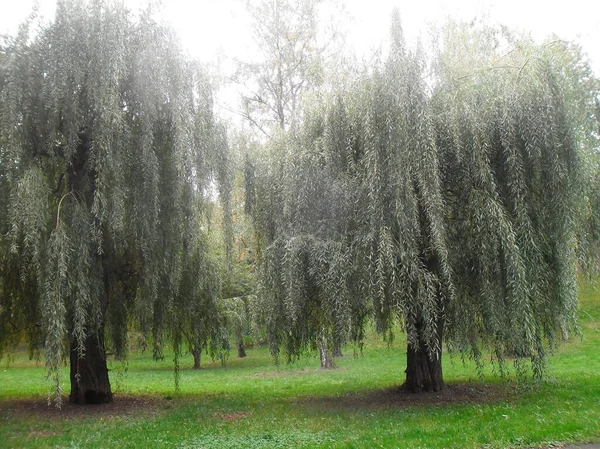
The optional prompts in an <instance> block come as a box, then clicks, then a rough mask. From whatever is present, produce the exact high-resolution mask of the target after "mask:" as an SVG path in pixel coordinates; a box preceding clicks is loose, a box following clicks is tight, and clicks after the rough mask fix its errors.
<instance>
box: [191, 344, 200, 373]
mask: <svg viewBox="0 0 600 449" xmlns="http://www.w3.org/2000/svg"><path fill="white" fill-rule="evenodd" d="M192 355H193V356H194V368H193V369H200V360H201V358H202V348H201V347H200V345H194V349H193V350H192Z"/></svg>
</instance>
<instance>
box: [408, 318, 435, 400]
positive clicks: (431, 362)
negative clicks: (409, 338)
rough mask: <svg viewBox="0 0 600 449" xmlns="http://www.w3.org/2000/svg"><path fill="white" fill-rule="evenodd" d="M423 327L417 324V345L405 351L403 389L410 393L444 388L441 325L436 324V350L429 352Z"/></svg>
mask: <svg viewBox="0 0 600 449" xmlns="http://www.w3.org/2000/svg"><path fill="white" fill-rule="evenodd" d="M423 333H424V325H423V323H422V322H418V323H417V334H418V340H419V341H418V345H411V344H410V343H409V344H408V348H407V351H406V382H405V383H404V385H403V386H402V388H403V389H405V390H407V391H410V392H412V393H421V392H424V391H440V390H442V389H443V388H444V379H443V374H442V335H443V324H442V323H441V320H440V324H438V348H437V349H436V350H433V351H430V350H429V349H428V348H427V345H426V344H425V337H424V335H423Z"/></svg>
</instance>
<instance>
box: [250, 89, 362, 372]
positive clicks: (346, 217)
mask: <svg viewBox="0 0 600 449" xmlns="http://www.w3.org/2000/svg"><path fill="white" fill-rule="evenodd" d="M345 114H346V111H345V108H344V106H343V104H342V102H341V100H340V101H338V102H337V103H335V104H334V105H333V106H332V107H331V108H327V109H326V110H319V108H318V107H316V108H315V110H313V111H311V112H310V113H309V114H307V117H311V119H307V120H306V122H305V123H304V129H303V131H302V132H301V133H299V134H297V135H291V134H290V135H288V136H283V137H281V140H279V141H276V142H274V143H272V145H273V148H271V150H270V155H271V157H270V159H269V161H270V163H269V164H268V165H267V166H266V167H263V171H262V172H259V173H258V174H257V175H256V181H257V182H256V185H255V186H254V188H255V189H256V190H255V195H254V204H253V211H252V213H253V216H254V219H255V223H256V226H257V229H258V231H259V234H260V241H261V242H262V244H263V246H264V252H263V254H262V255H261V256H262V271H261V274H262V276H261V279H262V280H261V283H262V289H261V293H262V300H263V301H264V304H265V306H264V309H265V310H266V311H267V312H266V318H267V327H268V330H269V341H270V344H271V349H272V352H273V354H274V355H275V356H277V355H278V354H279V352H280V351H281V350H282V349H283V352H284V353H285V354H286V356H287V358H288V360H290V361H292V360H295V359H297V358H298V357H299V356H300V355H301V354H302V353H304V352H306V351H309V352H310V351H314V350H317V349H318V350H319V352H320V360H321V367H322V368H333V367H334V360H333V355H334V354H335V353H336V352H339V351H340V349H341V347H342V346H343V344H344V343H345V342H346V341H347V340H348V338H350V339H352V340H355V341H359V340H360V339H361V338H362V333H363V328H364V320H365V318H366V315H367V312H366V310H364V303H362V301H361V297H362V296H361V294H360V293H359V290H360V286H359V284H358V283H356V282H354V278H353V273H354V271H355V270H356V266H355V265H354V264H353V255H352V253H351V246H350V245H349V242H350V241H351V240H352V237H351V235H352V233H353V231H354V229H355V223H354V221H353V218H354V217H355V214H354V212H353V209H354V203H353V197H352V192H353V189H351V188H349V185H350V184H352V182H354V181H355V168H354V167H353V158H352V155H351V154H349V153H351V152H352V147H351V145H349V144H350V142H349V141H347V140H346V139H347V137H348V135H347V129H346V127H347V126H349V123H348V122H347V121H346V120H345ZM273 161H275V163H272V162H273Z"/></svg>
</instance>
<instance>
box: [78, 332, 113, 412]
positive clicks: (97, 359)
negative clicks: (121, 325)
mask: <svg viewBox="0 0 600 449" xmlns="http://www.w3.org/2000/svg"><path fill="white" fill-rule="evenodd" d="M98 333H99V334H98V335H90V336H89V337H88V338H87V339H86V340H85V355H84V357H82V358H79V357H78V354H77V342H76V341H75V340H73V339H71V341H70V346H71V351H70V359H71V376H70V377H71V394H70V396H69V400H70V401H71V402H72V403H74V404H104V403H107V402H112V399H113V395H112V390H111V388H110V381H109V379H108V367H107V365H106V351H105V348H104V325H102V327H101V328H100V329H98Z"/></svg>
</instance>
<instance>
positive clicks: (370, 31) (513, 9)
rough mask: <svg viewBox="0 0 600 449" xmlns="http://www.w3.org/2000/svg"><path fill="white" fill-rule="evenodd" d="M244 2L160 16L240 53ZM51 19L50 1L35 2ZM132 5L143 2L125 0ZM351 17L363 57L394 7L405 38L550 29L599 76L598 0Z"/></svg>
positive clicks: (456, 3) (179, 1) (211, 53)
mask: <svg viewBox="0 0 600 449" xmlns="http://www.w3.org/2000/svg"><path fill="white" fill-rule="evenodd" d="M246 1H247V0H194V1H193V0H163V10H164V16H165V19H166V20H168V21H170V22H171V23H172V24H173V26H174V27H175V28H176V29H177V30H178V32H179V34H180V36H181V39H182V42H183V44H184V45H185V47H186V48H187V50H188V51H189V52H190V54H191V55H192V56H195V57H198V58H200V59H201V60H203V61H205V62H209V61H211V60H214V59H215V58H216V57H217V55H218V54H219V53H221V54H226V55H229V56H243V55H245V53H246V52H247V51H248V43H249V41H251V36H250V31H249V29H248V20H247V16H246V13H245V7H244V5H245V3H246ZM33 3H34V0H18V1H15V0H0V33H7V32H8V33H14V32H15V31H16V29H17V26H18V24H19V23H20V22H21V21H22V20H23V19H24V18H25V17H26V16H27V15H28V14H29V12H30V11H31V8H32V6H33ZM38 3H39V4H40V9H41V12H42V14H43V15H45V16H46V17H47V18H51V17H52V16H53V14H54V8H55V3H56V1H55V0H38ZM125 3H126V4H128V5H131V7H132V8H138V7H139V5H143V4H145V3H146V0H125ZM343 3H344V4H345V6H346V10H347V15H348V17H349V18H350V20H352V26H351V27H350V28H351V32H350V33H349V35H348V44H349V45H353V46H354V47H355V49H356V51H357V52H358V54H359V55H367V54H368V53H369V52H370V51H371V50H372V49H373V48H376V47H377V46H378V44H379V43H380V42H381V41H382V40H383V39H385V37H386V35H387V32H388V29H389V22H390V12H391V11H392V9H393V8H394V7H398V9H399V10H400V13H401V17H402V21H403V26H404V29H405V33H406V35H407V37H408V38H409V39H411V38H413V39H414V38H415V36H417V35H418V34H419V33H421V32H425V31H426V27H427V24H428V23H431V22H433V23H440V22H442V21H444V20H445V19H446V18H448V17H451V18H457V19H466V20H468V19H471V18H473V17H476V16H477V17H484V18H486V19H487V20H488V21H490V22H492V23H494V22H496V23H503V24H505V25H508V26H510V27H514V28H519V29H525V30H528V31H530V32H531V33H532V35H533V36H534V37H535V38H537V39H543V38H544V37H546V36H548V35H549V34H551V33H556V34H558V35H559V37H561V38H564V39H568V40H573V41H576V42H579V43H580V44H581V45H582V46H583V48H584V50H585V51H586V52H587V54H588V56H589V57H590V59H591V61H592V64H593V67H594V69H595V71H596V73H597V74H600V1H594V0H569V1H552V0H545V1H539V0H535V1H533V0H417V1H415V0H346V1H345V2H343Z"/></svg>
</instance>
